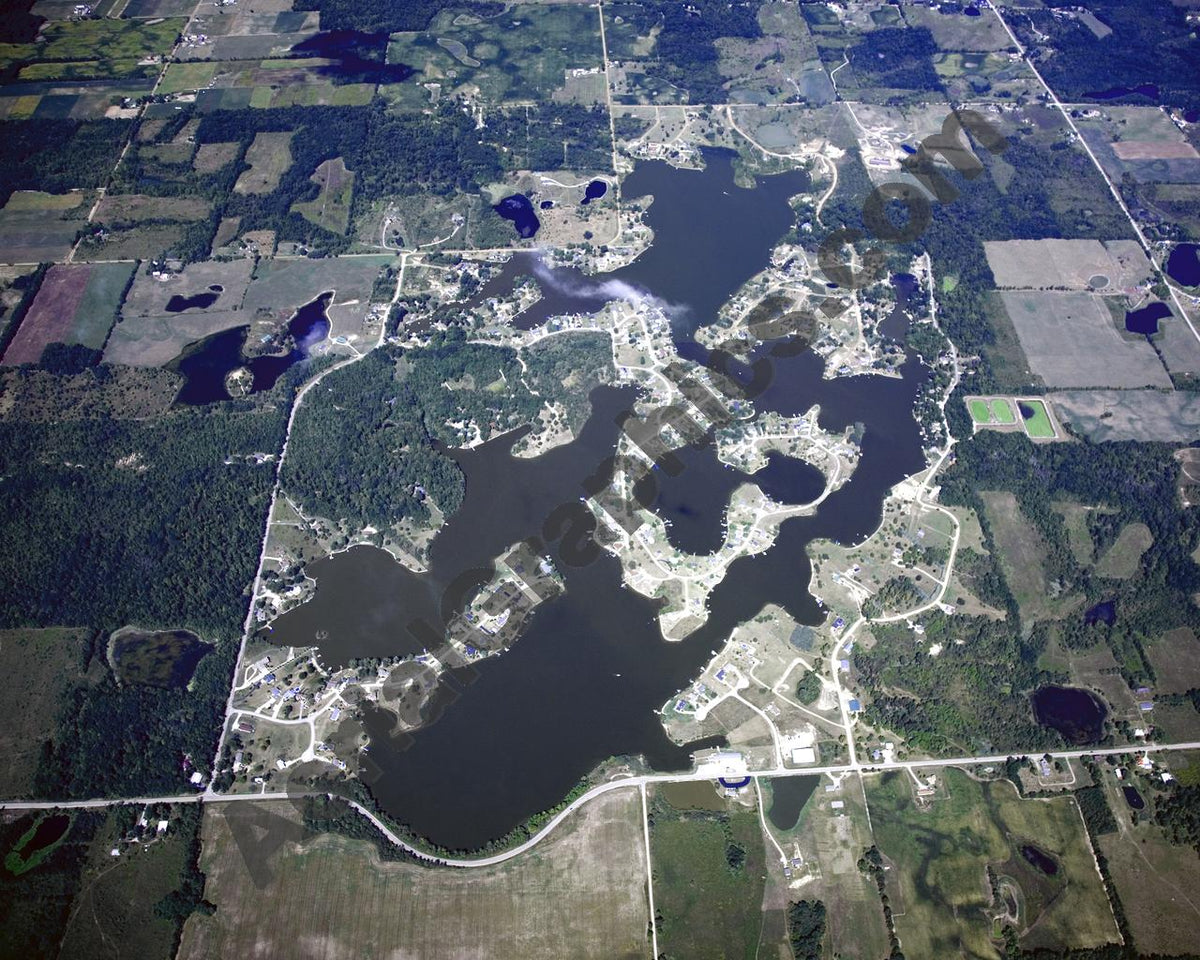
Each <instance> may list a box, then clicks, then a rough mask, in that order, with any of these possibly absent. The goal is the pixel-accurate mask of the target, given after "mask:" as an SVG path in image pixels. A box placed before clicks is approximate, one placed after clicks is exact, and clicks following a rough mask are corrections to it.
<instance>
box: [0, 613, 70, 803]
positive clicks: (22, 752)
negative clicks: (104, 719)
mask: <svg viewBox="0 0 1200 960" xmlns="http://www.w3.org/2000/svg"><path fill="white" fill-rule="evenodd" d="M86 651H87V632H86V631H85V630H80V629H77V628H72V627H50V628H47V629H44V630H0V669H3V670H4V672H5V675H6V676H10V677H15V676H20V677H21V678H22V679H21V682H20V683H19V684H14V685H13V689H12V690H10V691H9V696H8V697H7V698H6V699H5V705H4V710H3V712H2V713H0V721H2V722H0V757H2V758H3V760H0V795H3V796H5V797H19V796H23V795H26V794H28V792H29V791H30V789H31V788H32V786H33V774H34V771H35V770H36V769H37V765H38V761H39V760H40V759H41V754H42V744H43V743H45V741H46V740H48V739H50V737H51V736H52V735H53V734H54V732H55V729H56V726H57V720H58V714H59V711H60V710H61V709H62V706H63V704H62V697H63V696H64V695H65V694H66V693H67V691H68V690H70V689H71V688H72V687H73V686H74V685H75V684H76V683H77V682H78V681H80V680H82V679H83V674H82V672H81V671H82V667H83V661H84V657H85V654H86Z"/></svg>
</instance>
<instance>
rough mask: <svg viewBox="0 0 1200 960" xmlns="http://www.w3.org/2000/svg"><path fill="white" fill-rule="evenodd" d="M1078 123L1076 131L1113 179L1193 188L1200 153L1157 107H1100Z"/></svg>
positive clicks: (1199, 175)
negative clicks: (1129, 178) (1190, 184)
mask: <svg viewBox="0 0 1200 960" xmlns="http://www.w3.org/2000/svg"><path fill="white" fill-rule="evenodd" d="M1093 110H1094V111H1095V112H1098V113H1099V116H1086V117H1083V118H1081V119H1080V120H1079V131H1080V133H1081V134H1082V136H1083V138H1084V140H1086V141H1087V143H1088V145H1089V146H1090V147H1091V148H1092V151H1093V152H1094V153H1095V154H1096V158H1097V159H1098V160H1099V161H1100V164H1101V166H1103V167H1104V170H1105V172H1106V173H1108V175H1109V176H1110V177H1112V178H1113V179H1114V180H1118V181H1119V180H1121V179H1122V178H1123V177H1124V176H1125V175H1126V174H1128V175H1129V176H1131V177H1133V178H1134V179H1135V180H1137V181H1139V182H1142V183H1147V182H1151V181H1157V182H1161V183H1195V182H1196V181H1197V180H1200V152H1197V150H1196V148H1195V146H1194V145H1193V144H1191V143H1190V142H1189V141H1188V139H1187V138H1186V137H1185V136H1184V134H1183V132H1182V131H1181V130H1180V129H1179V128H1178V127H1176V126H1175V124H1174V123H1172V122H1171V120H1170V118H1169V117H1168V116H1167V115H1166V114H1165V113H1164V112H1163V111H1162V110H1159V109H1158V108H1157V107H1131V106H1104V107H1100V108H1093Z"/></svg>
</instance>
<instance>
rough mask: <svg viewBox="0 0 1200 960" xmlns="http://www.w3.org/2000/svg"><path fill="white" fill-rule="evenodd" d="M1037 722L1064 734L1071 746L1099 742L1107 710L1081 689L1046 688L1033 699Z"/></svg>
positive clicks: (1034, 695)
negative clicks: (1072, 744)
mask: <svg viewBox="0 0 1200 960" xmlns="http://www.w3.org/2000/svg"><path fill="white" fill-rule="evenodd" d="M1031 699H1032V701H1033V713H1034V716H1035V717H1036V718H1037V722H1038V723H1040V724H1041V725H1042V726H1044V727H1050V728H1051V729H1053V730H1057V731H1058V732H1059V733H1061V734H1062V735H1063V737H1064V739H1066V740H1067V741H1068V742H1069V743H1096V742H1097V741H1098V740H1100V739H1101V738H1102V737H1103V736H1104V718H1105V717H1106V716H1108V709H1107V708H1106V707H1105V706H1104V704H1103V703H1101V702H1100V700H1099V698H1098V697H1096V696H1095V695H1094V694H1092V693H1091V692H1090V691H1088V690H1084V689H1082V688H1080V687H1057V686H1046V687H1041V688H1039V689H1038V690H1036V691H1035V692H1034V694H1033V696H1032V698H1031Z"/></svg>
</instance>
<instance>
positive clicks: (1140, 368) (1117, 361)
mask: <svg viewBox="0 0 1200 960" xmlns="http://www.w3.org/2000/svg"><path fill="white" fill-rule="evenodd" d="M1000 297H1001V299H1002V300H1003V302H1004V309H1005V312H1006V313H1007V314H1008V317H1009V319H1010V320H1011V321H1012V325H1013V327H1014V328H1015V329H1016V332H1017V336H1018V338H1019V339H1020V341H1021V348H1022V350H1023V351H1024V353H1025V356H1026V357H1028V359H1029V366H1030V369H1031V370H1032V371H1033V372H1034V373H1036V374H1037V375H1038V376H1039V377H1041V378H1042V381H1043V382H1044V383H1045V384H1046V386H1048V387H1117V388H1131V387H1162V388H1170V387H1171V379H1170V377H1169V376H1168V375H1167V371H1166V370H1165V369H1164V368H1163V365H1162V363H1161V361H1160V360H1159V359H1158V355H1157V354H1156V353H1155V352H1154V348H1153V347H1152V346H1151V345H1150V344H1149V343H1147V342H1146V339H1145V338H1144V337H1136V338H1133V337H1131V338H1130V339H1126V337H1125V336H1124V335H1123V334H1122V332H1120V331H1118V329H1117V326H1116V323H1115V321H1114V319H1113V317H1112V315H1111V314H1110V313H1109V310H1108V307H1107V306H1106V305H1105V303H1104V301H1103V300H1101V299H1100V298H1099V297H1097V296H1093V295H1091V294H1087V293H1060V292H1055V291H1024V290H1020V291H1014V290H1009V291H1004V292H1003V293H1001V294H1000Z"/></svg>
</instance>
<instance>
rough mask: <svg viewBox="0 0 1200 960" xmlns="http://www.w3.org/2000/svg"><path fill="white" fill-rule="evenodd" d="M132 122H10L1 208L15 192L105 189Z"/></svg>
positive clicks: (0, 142)
mask: <svg viewBox="0 0 1200 960" xmlns="http://www.w3.org/2000/svg"><path fill="white" fill-rule="evenodd" d="M132 126H133V121H132V120H57V119H45V118H40V117H39V118H38V119H36V120H8V121H6V122H5V123H4V136H3V137H0V206H3V205H4V204H5V203H7V202H8V198H9V197H10V196H12V193H13V191H14V190H44V191H45V192H46V193H67V192H68V191H70V190H73V189H76V188H81V189H88V188H94V187H102V186H104V184H105V183H106V182H107V180H108V175H109V174H110V173H111V172H112V169H113V167H114V166H115V165H116V163H117V158H118V157H119V156H120V154H121V148H122V147H123V146H124V144H125V140H126V138H127V137H128V136H129V133H130V130H131V129H132Z"/></svg>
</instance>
